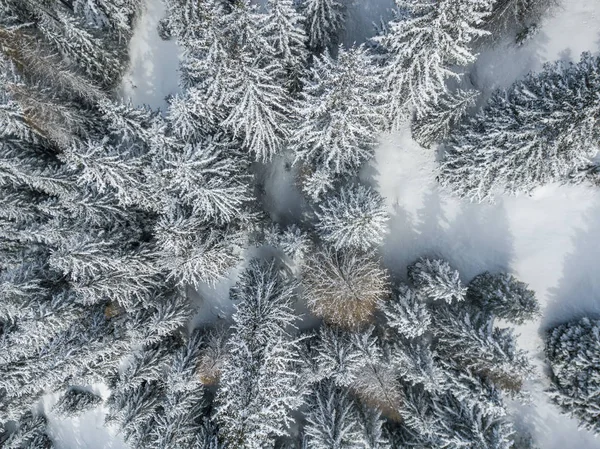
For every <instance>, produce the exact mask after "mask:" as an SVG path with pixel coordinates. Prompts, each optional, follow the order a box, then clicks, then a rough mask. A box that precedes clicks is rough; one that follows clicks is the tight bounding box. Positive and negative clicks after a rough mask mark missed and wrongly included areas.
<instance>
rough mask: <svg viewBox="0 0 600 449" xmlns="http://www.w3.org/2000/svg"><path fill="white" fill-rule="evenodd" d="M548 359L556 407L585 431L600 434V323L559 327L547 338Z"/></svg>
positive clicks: (581, 322)
mask: <svg viewBox="0 0 600 449" xmlns="http://www.w3.org/2000/svg"><path fill="white" fill-rule="evenodd" d="M546 357H547V358H548V362H549V364H550V368H551V370H552V376H551V380H552V386H551V388H550V390H549V394H550V397H551V398H552V400H553V401H554V403H556V404H557V405H558V406H559V407H560V409H561V411H562V412H563V413H566V414H569V415H571V416H574V417H575V418H576V419H577V420H578V422H579V425H580V426H581V427H582V428H584V429H588V430H590V431H592V432H593V433H594V434H600V425H599V421H598V417H599V409H600V397H599V395H598V391H599V388H598V387H599V386H600V369H599V367H600V321H599V320H591V319H589V318H587V317H586V318H582V319H580V320H577V321H571V322H568V323H565V324H561V325H559V326H557V327H555V328H554V329H552V330H551V331H550V332H549V334H548V336H547V338H546Z"/></svg>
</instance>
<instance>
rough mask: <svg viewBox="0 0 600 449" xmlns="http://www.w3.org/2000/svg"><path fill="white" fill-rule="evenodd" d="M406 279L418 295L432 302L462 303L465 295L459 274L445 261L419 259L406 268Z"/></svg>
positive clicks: (465, 290) (465, 291)
mask: <svg viewBox="0 0 600 449" xmlns="http://www.w3.org/2000/svg"><path fill="white" fill-rule="evenodd" d="M408 278H409V279H410V281H411V282H412V283H413V285H414V286H415V288H416V289H417V291H418V292H419V293H421V294H423V295H425V296H426V297H428V298H431V299H433V300H434V301H440V300H444V301H445V302H447V303H452V302H454V301H462V300H463V299H465V294H466V293H467V289H466V288H465V287H463V285H462V282H461V281H460V273H459V272H458V271H457V270H454V269H452V267H450V265H449V264H448V262H446V261H445V260H441V259H425V258H421V259H419V260H418V261H416V262H415V263H413V264H412V265H411V266H409V267H408Z"/></svg>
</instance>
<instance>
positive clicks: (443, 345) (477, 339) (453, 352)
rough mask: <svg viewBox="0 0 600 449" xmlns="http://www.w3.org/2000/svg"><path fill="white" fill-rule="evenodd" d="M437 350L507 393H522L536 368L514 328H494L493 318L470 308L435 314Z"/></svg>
mask: <svg viewBox="0 0 600 449" xmlns="http://www.w3.org/2000/svg"><path fill="white" fill-rule="evenodd" d="M434 325H435V328H436V333H437V335H438V339H439V343H438V351H439V353H440V355H441V356H442V357H451V358H452V359H453V360H455V361H456V362H457V363H458V364H459V365H460V366H461V367H463V368H467V369H471V370H473V371H474V372H476V373H478V374H479V375H482V376H487V377H489V378H490V379H492V380H493V382H494V383H496V384H497V385H499V386H501V387H502V388H503V389H506V390H508V391H515V392H517V391H519V390H520V388H521V384H522V382H523V380H524V379H527V378H529V377H531V375H532V372H533V369H532V367H531V365H530V363H529V361H528V359H527V354H526V352H524V351H522V350H520V349H518V348H517V347H516V342H515V336H514V334H513V332H512V330H511V329H509V328H505V329H501V328H497V327H494V326H493V317H490V316H489V315H487V314H485V313H482V312H480V311H477V310H471V309H470V308H468V307H459V308H458V309H456V310H453V309H452V308H451V307H450V306H447V305H444V306H442V307H440V308H439V309H438V310H437V311H436V313H435V315H434Z"/></svg>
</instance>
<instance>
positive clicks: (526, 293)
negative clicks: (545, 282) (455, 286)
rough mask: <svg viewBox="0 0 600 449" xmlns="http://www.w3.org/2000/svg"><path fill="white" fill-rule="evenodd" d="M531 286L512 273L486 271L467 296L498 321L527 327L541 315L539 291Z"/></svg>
mask: <svg viewBox="0 0 600 449" xmlns="http://www.w3.org/2000/svg"><path fill="white" fill-rule="evenodd" d="M527 287H528V286H527V284H525V283H524V282H520V281H519V280H517V279H516V278H515V277H514V276H512V275H510V274H507V273H498V274H491V273H488V272H485V273H482V274H480V275H478V276H476V277H475V278H474V279H473V280H472V281H471V282H470V283H469V285H468V291H467V297H468V298H469V299H470V300H472V301H476V302H477V303H478V304H479V305H480V307H482V308H483V309H484V310H486V311H488V312H490V313H492V314H494V315H496V316H497V317H498V318H502V319H505V320H507V321H510V322H511V323H515V324H523V323H524V322H525V321H529V320H532V319H533V318H535V317H536V316H537V315H539V314H540V305H539V303H538V301H537V299H536V297H535V292H534V291H533V290H529V289H528V288H527Z"/></svg>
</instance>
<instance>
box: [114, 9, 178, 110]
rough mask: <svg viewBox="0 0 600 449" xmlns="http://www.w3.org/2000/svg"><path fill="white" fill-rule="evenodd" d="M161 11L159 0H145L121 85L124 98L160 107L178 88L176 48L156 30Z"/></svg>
mask: <svg viewBox="0 0 600 449" xmlns="http://www.w3.org/2000/svg"><path fill="white" fill-rule="evenodd" d="M164 15H165V6H164V4H163V2H162V0H146V3H145V8H144V11H143V13H142V15H141V17H140V18H139V20H138V24H137V26H136V29H135V33H134V35H133V37H132V39H131V41H130V43H129V55H130V60H131V62H130V67H129V71H128V73H127V75H126V76H125V78H124V80H123V83H122V86H121V92H122V96H123V99H124V100H127V101H131V102H132V103H133V104H135V105H140V106H141V105H145V106H149V107H151V108H152V109H161V110H163V111H164V110H165V109H166V107H167V102H166V97H168V96H169V95H173V94H175V93H177V92H178V90H179V72H178V70H179V49H178V47H177V44H176V43H175V42H174V41H163V40H162V39H161V38H160V36H159V35H158V32H157V27H158V24H159V21H160V20H161V19H162V18H163V17H164Z"/></svg>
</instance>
